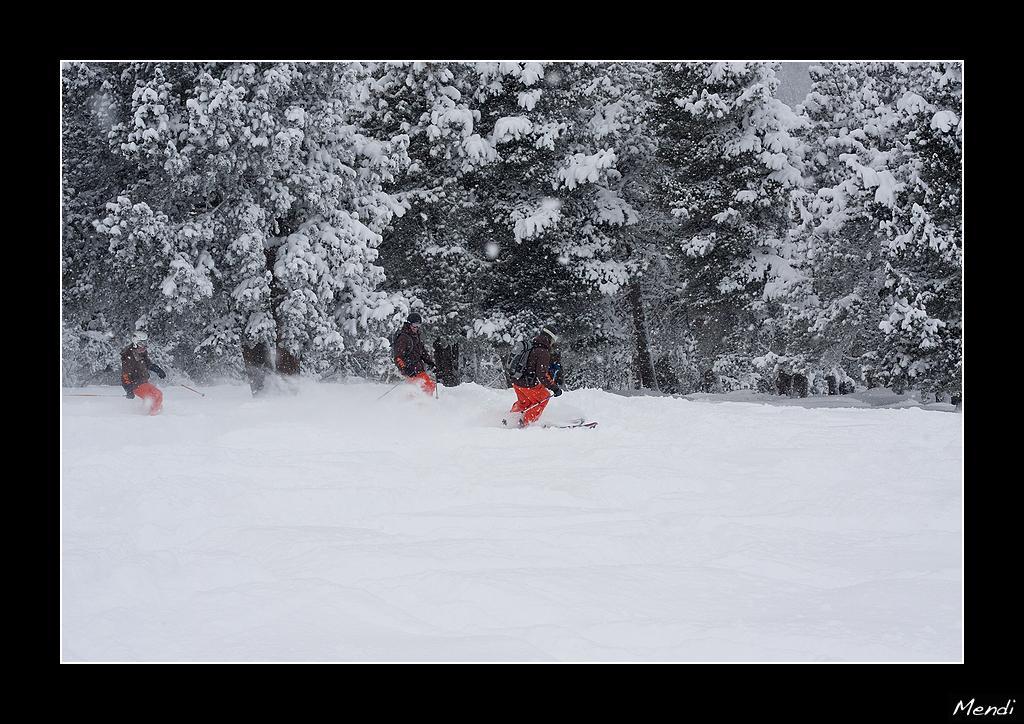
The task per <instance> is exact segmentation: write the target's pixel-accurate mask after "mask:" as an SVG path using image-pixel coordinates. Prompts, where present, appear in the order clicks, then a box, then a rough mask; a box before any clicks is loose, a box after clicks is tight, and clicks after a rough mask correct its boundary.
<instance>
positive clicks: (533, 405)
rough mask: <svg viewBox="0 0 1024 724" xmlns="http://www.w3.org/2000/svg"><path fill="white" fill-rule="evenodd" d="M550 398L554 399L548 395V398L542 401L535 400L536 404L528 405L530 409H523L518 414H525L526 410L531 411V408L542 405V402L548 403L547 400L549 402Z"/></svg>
mask: <svg viewBox="0 0 1024 724" xmlns="http://www.w3.org/2000/svg"><path fill="white" fill-rule="evenodd" d="M552 397H554V395H548V396H547V397H545V398H544V399H543V400H537V401H536V402H534V403H533V404H532V405H530V407H524V408H523V409H522V410H520V412H526V411H527V410H529V409H531V408H533V407H536V406H537V405H539V404H540V403H542V402H547V401H548V400H550V399H551V398H552Z"/></svg>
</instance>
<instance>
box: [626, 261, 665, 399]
mask: <svg viewBox="0 0 1024 724" xmlns="http://www.w3.org/2000/svg"><path fill="white" fill-rule="evenodd" d="M628 298H629V307H630V311H631V312H632V316H633V343H634V348H633V360H634V367H635V369H636V373H637V374H636V376H637V379H638V381H639V382H640V387H641V388H645V389H648V390H657V389H658V381H657V377H656V376H655V374H654V364H653V363H652V362H651V350H650V344H649V343H648V340H647V319H646V318H645V317H644V306H643V299H642V298H641V296H640V280H639V279H634V280H633V281H631V282H630V284H629V294H628Z"/></svg>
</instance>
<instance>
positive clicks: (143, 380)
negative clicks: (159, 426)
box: [121, 332, 167, 415]
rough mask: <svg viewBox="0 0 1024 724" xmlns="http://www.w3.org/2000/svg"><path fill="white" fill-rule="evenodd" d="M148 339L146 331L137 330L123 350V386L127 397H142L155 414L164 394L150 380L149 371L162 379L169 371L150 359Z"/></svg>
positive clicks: (158, 410) (159, 407)
mask: <svg viewBox="0 0 1024 724" xmlns="http://www.w3.org/2000/svg"><path fill="white" fill-rule="evenodd" d="M146 339H147V337H146V333H145V332H135V333H134V334H133V335H132V341H131V344H129V345H128V346H127V347H125V348H124V349H123V350H121V387H123V388H124V391H125V396H126V397H127V398H129V399H134V398H135V397H141V398H142V399H143V400H144V401H145V402H146V406H147V407H148V408H149V414H150V415H155V414H157V413H158V412H160V410H161V408H162V407H163V402H164V395H163V393H162V392H161V391H160V390H159V389H158V388H157V387H156V385H154V384H152V383H151V382H150V381H149V372H150V370H152V371H153V372H156V373H157V375H158V376H159V377H160V379H163V378H164V377H166V376H167V373H166V372H164V371H163V369H161V368H160V366H159V365H158V364H155V363H154V362H153V361H152V360H150V359H149V352H147V351H146V344H145V343H146Z"/></svg>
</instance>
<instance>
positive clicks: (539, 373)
mask: <svg viewBox="0 0 1024 724" xmlns="http://www.w3.org/2000/svg"><path fill="white" fill-rule="evenodd" d="M557 339H558V337H557V336H555V333H554V332H552V331H551V330H550V329H548V328H547V327H544V328H542V329H541V331H540V334H538V335H537V336H536V337H534V338H533V346H532V347H531V348H530V351H529V353H527V354H525V355H524V354H522V353H520V354H519V355H517V358H516V359H514V360H513V364H512V375H513V380H512V389H514V390H515V391H516V401H515V404H513V405H512V409H511V410H510V412H519V413H522V414H521V416H520V419H519V427H526V426H527V425H529V424H531V423H533V422H536V421H537V418H539V417H540V416H541V413H542V412H544V408H545V407H547V405H548V399H549V398H550V397H558V396H559V395H561V394H562V388H561V387H559V386H558V385H557V384H556V383H555V380H554V378H553V377H552V376H551V371H550V365H551V345H552V344H554V342H555V341H556V340H557ZM524 358H525V359H524ZM548 390H551V393H550V394H549V393H548ZM506 424H508V423H507V418H506Z"/></svg>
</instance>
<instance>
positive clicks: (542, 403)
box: [511, 384, 551, 425]
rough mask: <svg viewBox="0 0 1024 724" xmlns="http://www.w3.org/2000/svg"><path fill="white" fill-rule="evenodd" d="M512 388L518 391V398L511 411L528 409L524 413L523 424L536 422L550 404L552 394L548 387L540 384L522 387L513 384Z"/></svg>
mask: <svg viewBox="0 0 1024 724" xmlns="http://www.w3.org/2000/svg"><path fill="white" fill-rule="evenodd" d="M512 389H513V390H515V391H516V398H517V399H516V401H515V404H513V405H512V410H511V412H523V410H526V412H524V413H523V425H529V424H530V423H531V422H536V420H537V418H538V417H540V414H541V413H542V412H544V408H545V407H547V406H548V399H547V398H548V397H549V396H550V395H551V393H550V392H548V388H547V387H545V386H544V385H540V384H538V385H536V386H534V387H520V386H519V385H515V384H513V385H512ZM531 405H532V407H531ZM527 408H529V409H527Z"/></svg>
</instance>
